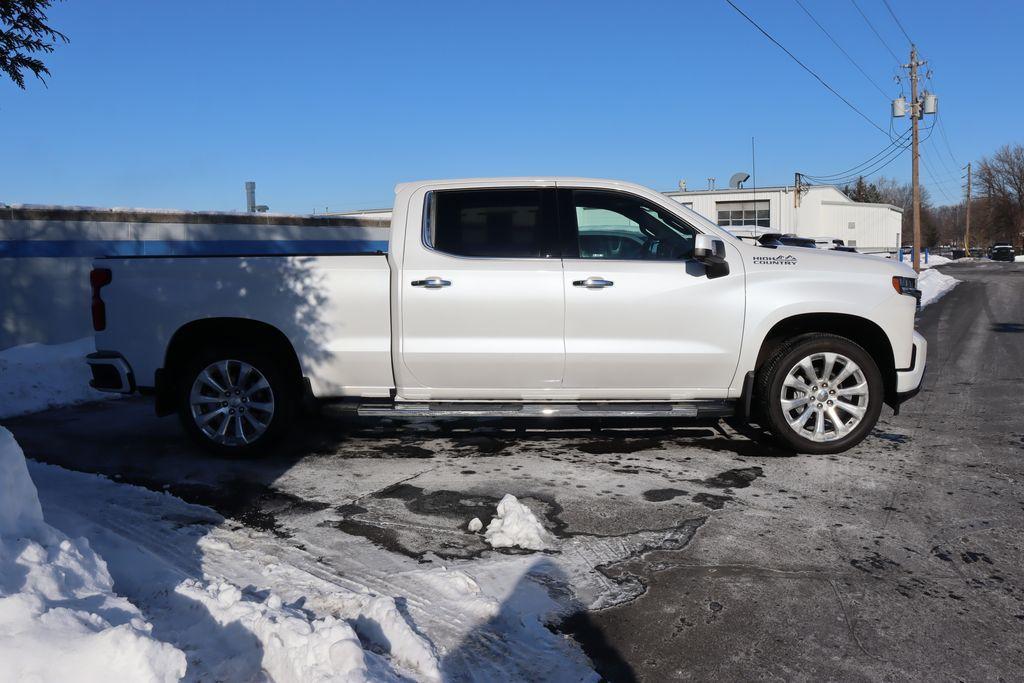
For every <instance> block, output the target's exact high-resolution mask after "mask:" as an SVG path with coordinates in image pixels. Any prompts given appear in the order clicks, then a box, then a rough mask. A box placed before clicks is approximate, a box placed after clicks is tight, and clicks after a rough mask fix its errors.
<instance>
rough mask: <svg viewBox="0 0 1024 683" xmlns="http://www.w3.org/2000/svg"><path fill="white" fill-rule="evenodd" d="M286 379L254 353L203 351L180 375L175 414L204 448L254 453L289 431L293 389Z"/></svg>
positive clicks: (270, 362)
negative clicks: (176, 413) (176, 411)
mask: <svg viewBox="0 0 1024 683" xmlns="http://www.w3.org/2000/svg"><path fill="white" fill-rule="evenodd" d="M288 379H289V378H288V377H287V376H286V374H285V372H284V371H283V370H282V369H281V367H280V365H279V364H278V363H276V362H275V361H274V360H273V359H272V358H270V357H269V356H267V355H265V354H263V353H260V352H258V351H252V350H247V349H209V350H207V351H206V352H204V353H201V354H199V355H198V356H197V357H196V358H195V359H194V360H193V362H191V363H189V364H188V366H187V369H186V371H185V373H184V374H183V377H182V382H181V383H180V385H179V403H178V413H179V416H180V418H181V421H182V423H183V425H184V426H185V430H186V431H187V432H188V433H189V434H190V435H191V436H192V437H193V438H194V439H195V440H196V441H197V442H198V443H199V444H200V445H202V446H203V447H204V448H206V449H208V450H211V451H214V452H217V453H220V454H224V455H246V454H250V453H255V452H258V451H261V450H262V449H264V448H265V447H266V446H267V445H269V444H270V443H272V442H273V441H274V440H276V439H278V438H280V437H281V436H282V435H283V434H284V433H285V432H286V431H287V429H288V427H289V426H290V423H291V420H292V416H293V414H294V408H295V390H294V382H290V381H288Z"/></svg>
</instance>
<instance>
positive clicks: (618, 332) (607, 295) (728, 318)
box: [558, 189, 744, 399]
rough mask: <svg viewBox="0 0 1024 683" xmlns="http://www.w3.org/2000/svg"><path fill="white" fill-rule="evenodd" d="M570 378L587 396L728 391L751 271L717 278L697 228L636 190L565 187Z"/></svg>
mask: <svg viewBox="0 0 1024 683" xmlns="http://www.w3.org/2000/svg"><path fill="white" fill-rule="evenodd" d="M558 201H559V213H560V216H561V218H562V221H563V234H565V235H566V238H565V243H564V259H565V260H564V264H563V265H564V271H565V272H564V276H563V277H564V284H565V296H566V300H565V350H566V360H565V378H564V379H563V381H562V386H563V387H564V388H565V389H567V390H568V389H574V390H577V391H578V392H579V396H580V397H581V398H607V399H613V398H620V399H687V398H700V397H702V396H716V397H719V396H723V395H724V394H723V390H724V389H725V388H727V387H728V386H729V385H730V384H731V382H732V377H733V374H734V372H735V370H736V363H737V361H738V358H739V350H740V346H741V338H742V333H743V315H744V278H743V266H742V263H741V262H740V260H739V258H735V257H734V258H733V259H732V261H731V264H730V266H731V273H730V274H729V275H726V276H723V277H716V278H713V279H710V278H708V277H707V273H706V272H705V267H704V265H702V264H700V263H698V262H696V261H694V260H693V259H692V254H693V240H694V236H695V235H696V234H697V230H696V229H695V228H693V227H692V226H690V225H688V224H687V223H686V222H685V221H683V220H682V219H681V218H679V217H678V216H677V215H676V214H674V213H672V212H669V211H668V210H667V209H665V208H664V207H660V206H658V205H657V204H656V203H654V202H652V201H649V200H646V199H644V198H641V197H638V196H636V195H633V194H629V193H624V192H619V191H611V190H593V189H559V198H558Z"/></svg>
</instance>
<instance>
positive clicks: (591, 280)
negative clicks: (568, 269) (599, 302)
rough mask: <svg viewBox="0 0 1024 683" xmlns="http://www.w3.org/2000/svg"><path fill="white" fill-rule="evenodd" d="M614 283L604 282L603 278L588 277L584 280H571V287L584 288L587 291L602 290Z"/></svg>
mask: <svg viewBox="0 0 1024 683" xmlns="http://www.w3.org/2000/svg"><path fill="white" fill-rule="evenodd" d="M614 284H615V283H614V282H612V281H611V280H605V279H604V278H600V277H594V276H590V277H588V278H587V279H586V280H573V281H572V286H573V287H586V288H587V289H604V288H605V287H611V286H612V285H614Z"/></svg>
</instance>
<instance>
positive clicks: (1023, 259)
mask: <svg viewBox="0 0 1024 683" xmlns="http://www.w3.org/2000/svg"><path fill="white" fill-rule="evenodd" d="M1013 260H1014V261H1016V262H1017V263H1024V254H1021V255H1020V256H1014V257H1013Z"/></svg>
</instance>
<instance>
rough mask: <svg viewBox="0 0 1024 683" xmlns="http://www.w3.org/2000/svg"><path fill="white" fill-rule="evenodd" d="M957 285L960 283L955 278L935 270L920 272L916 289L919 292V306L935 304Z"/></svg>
mask: <svg viewBox="0 0 1024 683" xmlns="http://www.w3.org/2000/svg"><path fill="white" fill-rule="evenodd" d="M958 284H960V281H959V280H957V279H956V278H955V277H950V276H949V275H946V274H945V273H940V272H939V271H937V270H931V269H929V270H923V271H921V273H920V274H919V275H918V276H917V288H918V289H920V290H921V306H922V307H923V306H927V305H928V304H932V303H935V302H936V301H938V300H939V299H941V298H942V297H943V296H945V295H946V294H947V293H949V291H950V290H951V289H953V288H954V287H956V286H957V285H958Z"/></svg>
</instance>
